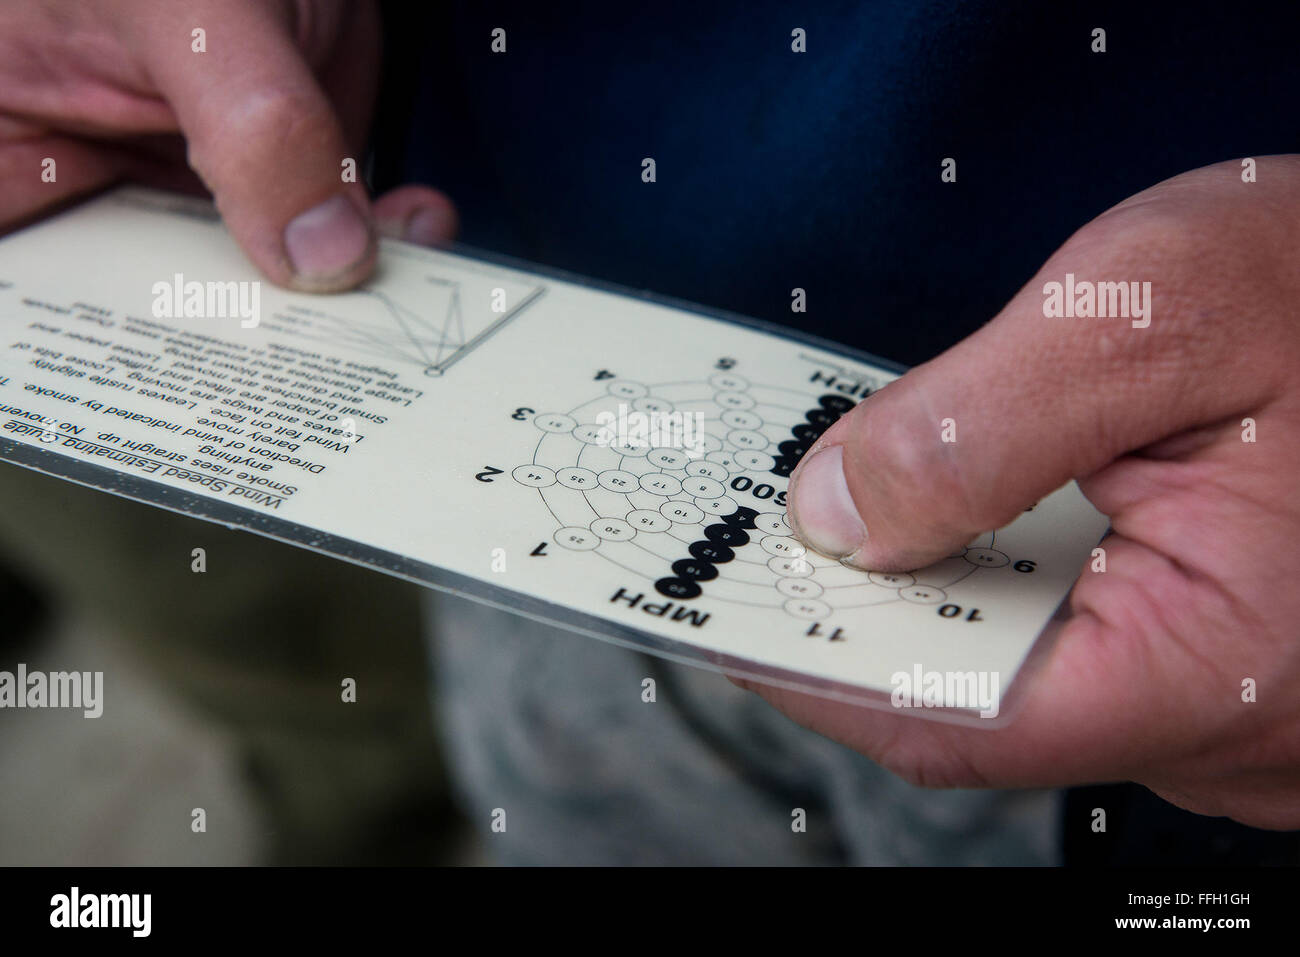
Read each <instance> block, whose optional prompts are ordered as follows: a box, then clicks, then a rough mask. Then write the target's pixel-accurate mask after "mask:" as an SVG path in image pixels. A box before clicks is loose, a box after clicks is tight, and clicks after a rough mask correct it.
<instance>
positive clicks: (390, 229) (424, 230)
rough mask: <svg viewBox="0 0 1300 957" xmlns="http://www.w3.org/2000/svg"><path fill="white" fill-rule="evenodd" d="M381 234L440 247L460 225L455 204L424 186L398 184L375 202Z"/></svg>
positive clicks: (454, 234) (452, 237) (376, 218)
mask: <svg viewBox="0 0 1300 957" xmlns="http://www.w3.org/2000/svg"><path fill="white" fill-rule="evenodd" d="M375 221H376V224H377V225H378V228H379V232H380V234H381V235H384V236H389V237H391V238H393V239H401V240H404V241H406V242H408V243H416V244H417V245H421V246H440V245H443V244H445V243H448V242H450V241H451V240H452V239H454V238H455V236H456V233H457V231H458V229H459V226H460V219H459V216H458V215H457V212H456V207H455V206H454V205H453V204H452V202H451V200H449V199H448V198H447V197H446V196H445V195H443V194H442V193H440V192H438V191H437V190H434V189H430V188H429V187H427V186H419V185H410V186H399V187H398V188H397V189H394V190H392V191H390V192H388V193H385V194H384V195H383V196H381V197H380V198H379V199H377V200H376V201H375Z"/></svg>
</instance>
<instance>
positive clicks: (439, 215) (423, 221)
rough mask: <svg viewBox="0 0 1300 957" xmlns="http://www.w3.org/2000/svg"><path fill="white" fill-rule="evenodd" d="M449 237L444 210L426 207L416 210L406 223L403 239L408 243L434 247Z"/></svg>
mask: <svg viewBox="0 0 1300 957" xmlns="http://www.w3.org/2000/svg"><path fill="white" fill-rule="evenodd" d="M446 236H447V214H446V212H445V211H444V210H441V209H435V208H434V207H432V206H426V207H425V208H424V209H420V210H416V211H415V212H414V213H412V214H411V217H410V218H409V219H408V220H407V221H406V229H405V230H404V231H403V234H402V238H403V239H405V240H406V241H407V242H408V243H419V244H420V245H421V246H434V245H437V244H438V243H440V242H442V241H443V239H445V238H446Z"/></svg>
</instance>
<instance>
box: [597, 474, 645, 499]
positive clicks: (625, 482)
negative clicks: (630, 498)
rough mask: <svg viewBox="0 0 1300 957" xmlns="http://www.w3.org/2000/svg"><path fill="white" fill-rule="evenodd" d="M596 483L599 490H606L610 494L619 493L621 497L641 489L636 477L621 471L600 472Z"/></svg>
mask: <svg viewBox="0 0 1300 957" xmlns="http://www.w3.org/2000/svg"><path fill="white" fill-rule="evenodd" d="M596 481H597V482H599V483H600V487H601V488H603V489H608V490H609V491H611V492H619V493H621V494H623V495H627V494H628V493H629V492H635V491H636V490H637V489H639V488H640V487H641V480H640V478H639V477H638V476H636V475H633V474H632V473H631V472H625V471H623V470H622V469H609V470H608V471H605V472H601V473H600V475H599V476H597V478H596Z"/></svg>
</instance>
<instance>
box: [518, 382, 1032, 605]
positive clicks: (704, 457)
mask: <svg viewBox="0 0 1300 957" xmlns="http://www.w3.org/2000/svg"><path fill="white" fill-rule="evenodd" d="M599 385H603V386H604V391H603V392H602V394H600V395H598V396H597V397H595V398H593V399H592V400H591V401H589V402H586V403H584V404H582V405H580V406H578V407H577V408H574V409H569V410H568V411H565V412H541V413H537V414H535V415H533V416H532V420H531V421H532V424H533V426H534V427H535V428H536V430H537V433H538V441H537V445H536V448H535V450H534V453H533V456H532V459H531V461H528V462H525V463H524V464H522V465H519V466H517V467H516V468H514V469H513V471H512V473H511V474H512V477H513V479H514V480H515V481H516V482H517V483H519V484H520V485H524V486H527V487H529V488H533V489H536V490H537V493H538V494H539V495H540V497H541V499H542V502H543V503H544V505H545V507H546V509H547V510H548V511H549V512H550V515H551V516H552V518H553V520H554V523H555V531H554V534H553V536H552V540H553V541H554V543H555V544H557V545H559V546H561V548H563V549H568V550H570V551H574V552H593V553H595V554H596V555H599V556H600V557H601V558H602V559H604V560H606V561H608V562H611V563H613V564H614V565H617V566H618V567H620V568H622V569H623V570H624V571H626V572H627V573H628V574H630V575H633V576H635V580H636V581H638V582H645V583H647V584H648V585H650V586H651V587H653V588H654V590H655V591H656V592H658V593H659V594H660V595H662V596H664V597H665V598H668V599H673V600H676V601H678V602H682V603H689V602H692V601H693V600H695V599H699V598H701V597H702V596H703V597H706V598H708V599H711V600H716V601H719V602H729V603H736V604H741V605H747V606H751V607H753V606H771V607H774V608H780V609H782V610H784V612H785V613H786V614H788V615H790V616H793V617H794V618H796V619H803V620H806V621H824V620H826V619H828V618H830V617H831V616H832V615H833V614H835V613H836V612H838V611H841V610H849V609H855V608H866V607H870V606H874V605H882V604H886V603H890V602H909V603H913V604H916V605H930V606H940V613H941V614H947V611H948V609H957V611H962V609H960V608H959V607H958V606H956V605H952V604H947V603H949V601H950V593H951V592H952V590H953V588H954V586H956V585H958V583H960V582H961V581H963V580H964V579H966V578H967V577H968V576H970V575H972V574H975V573H977V572H979V571H980V570H981V569H998V568H1003V567H1004V566H1007V565H1009V564H1010V562H1011V559H1010V557H1009V556H1008V555H1006V554H1004V553H1003V552H1001V551H998V550H997V548H995V547H994V546H995V534H996V533H992V532H990V533H988V534H987V535H984V536H981V538H980V539H978V540H977V541H976V542H973V543H972V544H971V545H970V546H969V547H967V548H965V549H963V550H961V551H960V552H959V553H957V554H954V555H951V556H949V557H948V558H946V559H944V560H942V561H940V562H938V563H936V564H935V565H932V566H930V567H928V568H924V569H921V570H918V571H915V572H912V573H910V574H908V573H893V572H889V573H885V572H864V571H860V570H858V569H854V568H849V567H848V566H845V565H841V564H840V563H838V562H836V561H834V560H833V559H830V558H826V557H825V556H822V555H819V554H817V553H816V552H812V551H810V550H807V549H805V548H804V546H803V545H801V544H800V543H799V541H798V540H797V539H796V538H795V537H794V536H793V534H792V532H791V529H790V526H789V525H788V524H787V523H786V520H785V512H786V489H787V486H788V481H789V476H790V473H791V472H792V471H793V470H794V467H795V465H797V464H798V462H799V459H800V458H801V457H802V456H803V455H804V454H805V453H806V452H807V450H808V449H809V448H810V447H811V446H812V445H813V443H814V442H816V440H817V438H818V437H819V436H820V435H821V434H822V433H823V432H825V431H826V430H827V429H828V428H830V426H831V425H832V424H834V422H835V421H836V420H837V419H839V417H840V416H842V415H843V414H844V413H846V412H848V411H849V410H850V409H851V408H853V406H854V404H855V402H854V400H853V399H852V398H850V397H848V396H847V395H845V394H843V393H840V392H836V391H834V390H830V389H827V388H825V386H824V385H820V384H819V383H816V382H814V383H810V385H809V387H808V388H807V389H791V388H783V387H778V386H769V385H760V384H757V383H752V382H750V381H749V380H748V379H746V378H744V377H742V376H740V375H737V374H735V373H733V372H729V371H728V372H717V373H715V374H713V375H712V376H710V377H709V378H708V379H705V380H700V381H694V382H670V383H663V384H657V385H650V384H646V383H641V382H636V381H632V380H629V379H622V378H613V379H609V380H607V381H605V382H603V383H600V384H599ZM638 414H639V415H638ZM647 422H649V423H651V424H652V426H651V427H650V428H649V429H645V428H642V429H641V431H640V432H637V431H636V430H635V429H633V430H629V429H628V428H626V427H625V426H626V425H627V424H628V423H631V424H632V425H634V426H641V427H644V426H645V424H646V423H647ZM692 422H693V423H695V424H696V425H697V428H696V429H695V430H694V431H693V432H692V431H691V430H690V429H689V428H682V429H677V428H676V427H677V426H678V425H679V424H683V425H684V424H685V423H692ZM663 423H671V424H672V425H673V426H674V430H673V431H672V435H674V436H676V437H680V438H682V439H683V441H681V442H675V443H673V444H658V445H657V444H654V443H655V440H656V439H660V440H662V439H663V438H664V436H665V435H667V434H668V430H666V429H656V428H655V427H654V424H663ZM955 613H956V612H954V614H955Z"/></svg>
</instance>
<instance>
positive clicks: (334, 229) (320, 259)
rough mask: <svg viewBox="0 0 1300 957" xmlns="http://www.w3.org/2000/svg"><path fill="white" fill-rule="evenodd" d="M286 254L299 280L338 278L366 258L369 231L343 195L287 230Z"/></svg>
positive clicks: (332, 198) (354, 207)
mask: <svg viewBox="0 0 1300 957" xmlns="http://www.w3.org/2000/svg"><path fill="white" fill-rule="evenodd" d="M284 250H285V252H286V253H287V254H288V256H289V263H290V265H291V266H292V267H293V271H294V274H295V275H297V276H298V277H300V278H304V279H320V278H325V277H328V276H333V275H337V274H338V273H341V272H344V271H345V270H347V269H348V268H349V267H351V266H355V265H356V264H357V263H358V262H360V261H361V260H362V259H364V258H365V256H366V254H367V253H368V252H369V250H370V227H369V226H368V225H367V224H366V221H365V220H364V219H363V218H362V216H361V213H360V212H359V211H358V210H357V208H356V206H354V205H353V204H352V202H351V200H349V199H348V198H347V197H346V196H343V195H341V194H340V195H337V196H333V197H331V198H330V199H327V200H325V202H323V203H321V204H320V205H319V206H314V207H312V208H311V209H309V210H307V212H305V213H300V214H299V215H298V216H297V218H295V219H294V220H293V221H292V222H290V223H289V225H288V226H286V227H285V229H284Z"/></svg>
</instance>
